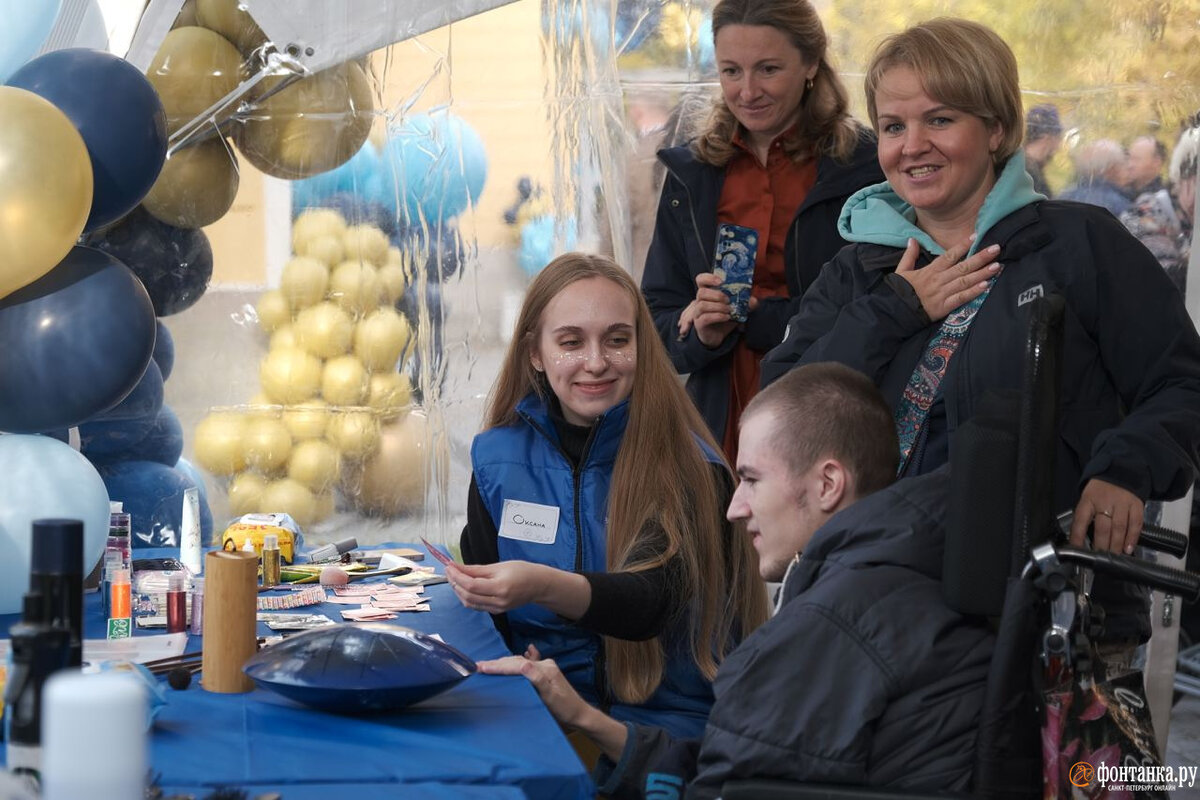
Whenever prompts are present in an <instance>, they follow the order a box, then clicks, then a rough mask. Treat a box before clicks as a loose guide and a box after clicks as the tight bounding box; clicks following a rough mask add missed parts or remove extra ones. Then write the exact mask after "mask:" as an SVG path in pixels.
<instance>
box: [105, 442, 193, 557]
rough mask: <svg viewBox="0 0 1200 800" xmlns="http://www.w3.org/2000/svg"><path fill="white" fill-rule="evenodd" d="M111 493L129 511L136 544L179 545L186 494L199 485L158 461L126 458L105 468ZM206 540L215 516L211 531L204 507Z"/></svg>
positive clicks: (106, 479)
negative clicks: (127, 459) (185, 492)
mask: <svg viewBox="0 0 1200 800" xmlns="http://www.w3.org/2000/svg"><path fill="white" fill-rule="evenodd" d="M100 475H101V477H102V478H103V479H104V485H105V486H107V487H108V494H109V496H110V497H111V498H112V499H113V500H120V501H121V502H122V503H124V505H125V510H126V511H128V512H129V516H130V523H131V525H132V526H133V546H134V547H178V546H179V533H180V525H181V521H182V519H183V493H184V491H185V490H187V489H191V488H193V487H194V486H195V483H194V482H193V481H192V479H191V478H189V477H188V476H186V475H184V474H183V473H182V472H180V471H179V470H177V469H175V468H173V467H168V466H167V465H166V464H160V463H158V462H157V461H122V462H120V463H117V464H111V465H109V466H105V467H101V469H100ZM200 528H201V535H203V536H204V537H205V538H204V539H203V541H211V540H212V515H211V514H209V515H208V520H207V531H206V530H205V518H204V513H203V507H202V509H201V515H200Z"/></svg>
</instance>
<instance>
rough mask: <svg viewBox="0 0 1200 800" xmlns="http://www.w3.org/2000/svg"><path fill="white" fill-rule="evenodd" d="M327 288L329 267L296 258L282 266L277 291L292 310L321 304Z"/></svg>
mask: <svg viewBox="0 0 1200 800" xmlns="http://www.w3.org/2000/svg"><path fill="white" fill-rule="evenodd" d="M328 288H329V267H327V266H325V264H324V263H323V262H321V261H317V260H316V259H315V258H307V257H305V256H297V257H296V258H293V259H292V260H291V261H289V262H287V263H286V264H284V265H283V272H282V274H280V276H279V291H281V292H283V296H284V297H286V298H287V301H288V305H290V306H291V307H292V309H293V310H295V311H299V310H300V309H302V308H308V307H309V306H311V305H313V304H315V303H319V302H321V300H322V299H323V298H324V297H325V292H326V290H327V289H328Z"/></svg>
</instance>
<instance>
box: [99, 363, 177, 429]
mask: <svg viewBox="0 0 1200 800" xmlns="http://www.w3.org/2000/svg"><path fill="white" fill-rule="evenodd" d="M162 405H163V378H162V372H161V371H160V370H159V369H158V364H156V363H154V361H153V359H151V361H150V363H149V364H147V365H146V371H145V372H144V373H143V374H142V379H141V380H140V381H138V384H137V386H135V387H133V391H132V392H130V393H129V394H127V395H126V396H125V399H124V400H122V401H121V402H119V403H117V404H116V405H115V406H113V407H112V408H110V409H108V410H107V411H102V412H100V413H99V414H97V415H96V416H94V417H92V418H91V419H90V420H88V421H89V422H120V421H126V420H136V419H145V418H150V419H153V418H154V417H155V415H156V414H158V412H159V409H161V408H162Z"/></svg>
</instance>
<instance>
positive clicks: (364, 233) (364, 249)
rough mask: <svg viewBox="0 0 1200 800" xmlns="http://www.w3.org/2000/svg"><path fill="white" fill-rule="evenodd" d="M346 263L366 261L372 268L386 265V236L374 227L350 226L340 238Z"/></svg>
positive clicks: (364, 225)
mask: <svg viewBox="0 0 1200 800" xmlns="http://www.w3.org/2000/svg"><path fill="white" fill-rule="evenodd" d="M342 243H343V244H344V245H345V247H346V260H347V261H367V262H370V263H371V265H372V266H381V265H383V264H385V263H387V257H388V246H389V245H388V238H387V234H386V233H384V232H383V231H381V230H379V228H376V227H375V226H374V225H367V224H363V225H351V226H350V227H349V228H347V229H346V233H345V234H343V236H342Z"/></svg>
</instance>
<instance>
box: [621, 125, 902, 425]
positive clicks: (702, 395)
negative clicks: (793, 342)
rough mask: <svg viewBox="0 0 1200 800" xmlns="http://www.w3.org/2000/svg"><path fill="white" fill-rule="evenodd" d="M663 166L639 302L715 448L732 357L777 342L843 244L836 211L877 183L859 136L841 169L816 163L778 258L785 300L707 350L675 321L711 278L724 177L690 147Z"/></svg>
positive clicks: (867, 145)
mask: <svg viewBox="0 0 1200 800" xmlns="http://www.w3.org/2000/svg"><path fill="white" fill-rule="evenodd" d="M658 158H659V160H660V161H662V163H663V164H664V165H665V166H666V169H667V177H666V181H665V182H664V183H663V189H662V195H661V196H660V198H659V203H658V216H657V218H656V220H655V226H654V237H653V239H652V240H651V242H650V250H649V252H648V253H647V254H646V267H645V271H644V272H643V273H642V294H644V295H645V297H646V302H647V303H649V305H650V311H651V313H652V314H653V316H654V326H655V327H656V328H657V329H658V334H659V336H660V337H661V338H662V341H663V344H665V345H666V347H667V352H668V353H669V354H670V356H671V361H672V363H673V364H674V365H675V369H676V371H678V372H679V373H680V374H687V375H688V376H689V377H688V383H687V387H688V393H689V394H690V395H691V396H692V400H693V401H694V402H695V403H696V406H697V407H698V408H699V409H700V413H701V415H702V416H703V417H704V421H705V422H707V423H708V427H709V429H710V430H711V431H712V433H713V436H714V437H716V440H717V441H718V442H720V441H723V439H724V436H725V419H726V417H727V416H728V414H729V365H730V363H731V361H732V355H731V351H732V350H733V347H734V345H736V344H737V342H738V341H739V340H741V339H743V338H744V339H745V341H746V343H747V344H748V345H749V346H750V347H751V348H753V349H755V350H759V351H761V352H764V353H765V352H766V351H768V350H770V349H771V348H772V347H774V346H775V345H777V344H779V342H780V341H782V340H783V331H784V328H785V327H786V326H787V321H788V319H789V318H791V317H792V315H794V314H795V313H796V311H797V309H798V308H799V304H800V297H801V295H803V294H804V292H805V290H806V289H807V288H808V287H809V285H811V284H812V282H813V281H814V280H815V279H816V277H817V275H818V274H819V273H820V271H821V267H822V265H823V264H825V262H826V261H828V260H829V259H831V258H833V256H834V255H835V254H836V253H837V251H838V250H839V249H840V248H841V247H843V246H844V245H845V244H846V242H845V241H844V240H843V239H842V238H841V236H839V235H838V232H837V220H838V215H839V214H840V213H841V210H842V204H843V203H845V202H846V199H847V198H848V197H849V196H850V195H851V194H853V193H854V192H855V191H857V190H858V189H861V188H862V187H864V186H869V185H871V184H873V183H878V182H880V181H882V180H883V173H882V172H881V171H880V169H879V163H878V161H877V160H876V153H875V140H874V138H873V137H871V136H870V134H868V133H866V132H865V131H864V133H863V138H862V140H861V141H860V142H859V145H858V147H857V149H856V150H855V151H854V154H853V156H852V157H851V159H850V162H849V163H848V164H842V163H839V162H837V161H835V160H833V159H832V158H829V157H828V156H825V157H822V158H821V160H820V161H819V162H818V163H817V179H816V183H815V184H814V185H813V187H812V189H811V190H810V191H809V192H808V195H807V196H806V197H805V198H804V202H803V203H802V204H801V206H800V208H799V209H797V210H796V216H795V219H794V220H793V221H792V227H791V230H790V231H789V232H788V237H787V243H786V246H785V253H784V258H785V261H786V264H787V284H788V297H780V298H770V299H767V300H764V301H763V302H762V303H761V304H760V305H759V307H758V309H757V310H756V311H754V312H752V313H751V314H750V319H749V320H748V321H747V322H746V324H745V325H744V326H743V328H742V329H741V330H736V331H734V332H733V333H731V334H730V335H729V336H728V337H727V338H726V339H725V341H724V342H722V343H721V345H720V346H719V347H716V348H713V349H711V350H710V349H709V348H707V347H705V346H704V345H703V344H702V343H701V342H700V340H699V339H698V338H696V333H695V329H693V330H692V331H691V332H690V333H689V334H688V335H687V336H686V337H685V338H684V339H682V340H681V339H680V338H679V328H678V324H679V315H680V313H682V311H683V309H684V308H685V307H687V305H688V303H690V302H691V301H692V300H693V299H695V297H696V276H697V275H699V274H700V273H701V272H711V271H712V268H713V248H714V246H715V244H716V241H717V204H718V202H719V201H720V198H721V186H722V184H723V183H724V180H725V171H724V170H723V169H721V168H719V167H713V166H710V165H708V164H705V163H703V162H701V161H698V160H697V159H696V157H695V155H694V154H693V153H692V151H691V149H690V148H689V147H686V146H685V147H673V148H670V149H666V150H661V151H659V154H658Z"/></svg>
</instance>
